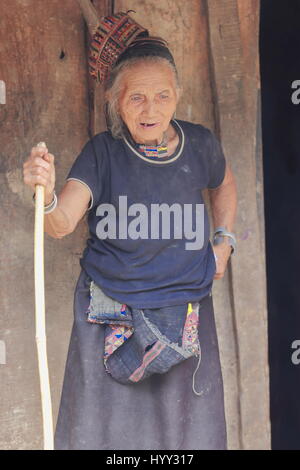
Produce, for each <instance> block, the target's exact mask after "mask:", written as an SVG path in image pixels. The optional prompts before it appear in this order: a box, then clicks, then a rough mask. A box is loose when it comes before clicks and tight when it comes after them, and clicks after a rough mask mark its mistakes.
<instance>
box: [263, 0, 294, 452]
mask: <svg viewBox="0 0 300 470" xmlns="http://www.w3.org/2000/svg"><path fill="white" fill-rule="evenodd" d="M260 62H261V63H260V67H261V85H262V137H263V163H264V188H265V194H264V195H265V222H266V257H267V288H268V315H269V358H270V379H271V383H270V387H271V389H270V392H271V422H272V445H273V449H300V364H299V365H296V364H293V362H292V359H291V356H292V353H293V351H294V350H293V349H292V343H293V342H294V341H295V340H300V104H298V105H297V104H293V102H292V94H293V93H294V92H295V91H296V90H293V89H292V83H293V82H294V81H295V80H300V1H299V0H288V1H286V2H285V1H282V0H261V24H260ZM298 88H300V87H298ZM298 98H300V93H298Z"/></svg>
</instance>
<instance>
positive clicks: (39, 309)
mask: <svg viewBox="0 0 300 470" xmlns="http://www.w3.org/2000/svg"><path fill="white" fill-rule="evenodd" d="M37 147H44V148H45V149H46V148H47V147H46V144H45V142H40V143H38V144H37ZM44 199H45V188H44V186H42V185H39V184H37V185H36V191H35V226H34V286H35V331H36V335H35V338H36V344H37V352H38V364H39V377H40V390H41V400H42V414H43V432H44V450H53V446H54V444H53V418H52V403H51V392H50V381H49V370H48V359H47V344H46V321H45V281H44Z"/></svg>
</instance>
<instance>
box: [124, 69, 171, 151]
mask: <svg viewBox="0 0 300 470" xmlns="http://www.w3.org/2000/svg"><path fill="white" fill-rule="evenodd" d="M121 80H122V82H121V86H122V91H121V94H120V99H119V112H120V115H121V117H122V119H123V121H124V122H125V123H126V125H127V127H128V129H129V131H130V134H131V135H132V137H133V139H134V140H135V141H136V142H138V143H147V144H153V145H157V144H159V143H160V142H161V141H162V138H163V133H164V132H165V131H166V130H167V129H168V127H169V124H170V120H171V119H172V116H173V114H174V112H175V109H176V105H177V102H178V97H179V91H178V89H177V87H176V79H175V76H174V72H173V71H172V69H171V68H170V67H169V66H168V65H167V64H164V63H151V64H150V63H147V62H144V63H140V64H136V65H134V66H132V67H130V68H129V69H128V70H126V71H125V72H124V73H123V76H122V78H121Z"/></svg>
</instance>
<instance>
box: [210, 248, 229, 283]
mask: <svg viewBox="0 0 300 470" xmlns="http://www.w3.org/2000/svg"><path fill="white" fill-rule="evenodd" d="M213 250H214V253H215V256H216V257H217V259H216V265H217V269H216V274H215V275H214V279H222V277H224V274H225V271H226V267H227V263H228V260H229V258H230V255H231V246H230V245H228V244H227V243H226V242H224V243H220V245H214V246H213Z"/></svg>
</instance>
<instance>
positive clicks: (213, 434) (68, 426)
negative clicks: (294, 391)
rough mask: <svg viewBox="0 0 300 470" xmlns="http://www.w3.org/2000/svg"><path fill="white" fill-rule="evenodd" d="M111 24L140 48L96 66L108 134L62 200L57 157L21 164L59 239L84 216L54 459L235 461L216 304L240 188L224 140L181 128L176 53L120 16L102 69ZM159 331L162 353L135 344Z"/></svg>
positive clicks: (73, 173) (44, 153) (96, 141)
mask: <svg viewBox="0 0 300 470" xmlns="http://www.w3.org/2000/svg"><path fill="white" fill-rule="evenodd" d="M124 22H125V23H124ZM126 22H127V23H126ZM112 24H113V25H114V26H116V25H117V26H118V25H120V24H121V25H123V27H124V24H125V25H127V28H130V27H132V25H134V27H135V28H137V29H136V30H135V31H136V32H137V33H138V34H135V37H133V38H132V40H131V41H130V43H128V41H127V43H126V44H125V45H124V44H123V46H124V47H123V50H122V51H121V53H120V51H119V52H118V54H112V56H113V58H114V60H112V61H111V63H110V65H107V64H108V62H107V61H106V62H105V63H104V65H103V62H102V65H101V64H100V66H99V69H98V70H96V65H95V63H93V61H91V63H92V72H93V73H95V71H96V72H97V74H98V75H97V76H98V78H99V80H100V81H104V84H105V89H106V95H105V96H106V100H107V107H106V112H107V122H108V130H107V131H106V132H102V133H100V134H97V135H95V136H94V137H93V138H92V139H90V140H89V141H88V142H87V144H86V145H85V146H84V148H83V149H82V151H81V153H80V154H79V156H78V157H77V159H76V161H75V162H74V164H73V166H72V168H71V170H70V172H69V174H68V176H67V181H66V184H65V186H64V187H63V189H62V191H61V193H60V194H59V196H58V197H56V195H55V191H54V187H55V169H54V156H53V155H51V154H50V153H48V150H47V149H41V148H38V147H36V148H33V149H32V151H31V155H30V156H29V157H28V159H27V161H26V162H25V164H24V181H25V183H26V184H28V185H29V186H31V187H32V188H33V189H34V188H35V185H36V184H38V183H39V184H42V185H44V187H45V197H46V199H45V203H46V208H45V230H46V232H47V233H48V234H49V235H50V236H52V237H54V238H62V237H64V236H66V235H68V234H70V233H72V232H73V231H74V230H75V228H76V226H77V224H78V222H79V221H80V220H81V219H82V217H83V216H84V215H85V214H86V212H87V211H88V224H89V230H90V238H89V239H88V241H87V246H86V249H85V251H84V253H83V256H82V258H81V260H80V262H81V268H82V269H81V273H80V276H79V279H78V282H77V286H76V291H75V297H74V325H73V330H72V335H71V340H70V346H69V352H68V358H67V363H66V370H65V377H64V384H63V391H62V397H61V403H60V409H59V416H58V422H57V427H56V434H55V448H56V449H115V450H116V449H226V424H225V417H224V399H223V383H222V374H221V367H220V360H219V350H218V342H217V336H216V328H215V321H214V312H213V304H212V296H211V290H212V283H213V279H220V278H222V277H223V275H224V272H225V270H226V265H227V262H228V259H229V257H230V255H231V252H232V251H233V248H234V246H233V245H234V235H233V234H232V233H231V230H232V228H233V223H234V218H235V211H236V190H235V184H234V179H233V176H232V173H231V171H230V169H229V167H228V164H226V162H225V158H224V154H223V152H222V148H221V145H220V143H219V141H218V140H217V138H216V137H215V135H214V134H213V133H212V132H211V131H210V130H209V129H207V128H206V127H205V126H203V125H201V124H193V123H190V122H186V121H183V120H179V119H174V114H175V111H176V106H177V103H178V100H179V98H180V96H181V89H180V85H179V81H178V75H177V70H176V67H175V64H174V60H173V57H172V55H171V53H170V51H169V49H168V47H167V44H166V42H165V41H163V40H162V39H160V38H154V37H151V36H149V35H148V32H146V31H145V30H144V29H143V28H141V27H140V26H139V25H137V24H136V23H135V22H134V20H132V18H130V17H129V16H128V15H127V14H123V13H120V14H117V15H113V16H111V17H109V18H104V19H102V29H101V30H98V33H97V34H98V36H97V35H96V36H95V37H94V39H96V41H97V42H98V44H100V46H101V51H102V52H103V50H105V47H106V50H105V52H106V56H107V54H109V51H110V49H109V47H108V46H107V44H108V43H107V38H108V37H109V38H111V35H112V34H115V31H116V28H115V29H114V33H113V32H112V31H113V28H111V26H110V25H112ZM105 28H107V29H106V30H105ZM139 28H140V29H139ZM126 37H127V38H128V35H127V36H126ZM118 38H120V36H118ZM118 40H120V39H118ZM206 188H208V190H209V193H210V196H211V206H212V215H213V222H214V225H215V228H216V229H217V230H216V233H215V236H214V245H213V247H212V244H211V243H210V241H209V225H208V215H207V212H206V209H205V208H204V210H202V208H203V207H204V202H203V197H202V191H203V190H205V189H206ZM158 205H161V208H162V206H164V208H169V209H170V208H171V211H172V210H173V209H174V207H175V206H176V207H177V209H178V208H180V209H182V208H183V212H180V213H181V215H183V216H184V219H185V220H184V227H185V230H184V234H182V230H181V232H180V230H179V228H180V223H179V222H180V220H179V219H178V217H177V218H176V217H175V210H174V218H173V219H172V217H169V218H168V221H166V217H167V216H166V214H167V212H162V213H163V214H164V215H163V217H162V220H161V219H154V218H153V217H152V215H153V214H152V207H153V206H155V207H156V208H157V206H158ZM191 208H192V209H191ZM137 214H139V215H138V216H137ZM168 215H170V213H169V214H168ZM177 215H178V214H177ZM157 220H159V221H160V223H161V225H163V224H164V223H167V222H168V223H169V227H168V229H169V230H167V232H164V230H162V227H161V226H160V224H159V223H157ZM172 220H173V223H172ZM192 240H193V241H192ZM97 296H98V297H97ZM97 299H98V300H97ZM99 299H100V300H99ZM97 301H98V303H97ZM99 305H100V307H99ZM101 309H102V310H101ZM110 309H112V311H111V312H109V311H108V310H110ZM106 314H111V316H109V315H108V316H107V315H106ZM101 315H102V316H101ZM103 315H104V316H103ZM105 315H106V316H105ZM122 315H124V321H123V320H122V318H121V316H122ZM118 318H119V320H118ZM120 318H121V319H120ZM145 319H146V320H145ZM193 319H194V320H193ZM195 319H196V320H197V322H196V323H195ZM125 320H126V321H127V320H128V322H127V323H126V321H125ZM141 320H143V321H145V323H144V326H141ZM118 322H119V323H118ZM153 325H155V328H154V327H153ZM146 327H147V328H148V330H146ZM143 328H144V329H143ZM150 330H151V334H153V335H154V336H153V338H154V337H155V341H153V338H152V342H151V344H148V343H149V341H148V343H147V341H146V342H145V344H147V347H145V349H144V350H143V351H142V352H141V349H140V348H139V346H140V343H139V340H138V338H141V344H142V341H143V339H144V338H146V336H147V334H149V331H150ZM158 345H159V348H158V347H157V346H158ZM185 345H188V346H189V347H190V346H191V345H192V348H190V349H184V348H185V347H186V346H185ZM200 345H201V350H200ZM198 346H199V347H198ZM143 347H144V346H143ZM126 348H127V349H126ZM168 348H169V349H168ZM193 348H194V349H193ZM103 350H104V362H103V360H102V358H103ZM167 350H168V355H165V356H163V355H161V354H162V353H163V352H165V351H167ZM187 350H189V354H186V351H187ZM182 351H185V352H183V354H182V355H181V353H182ZM191 351H192V353H191ZM200 352H201V354H200ZM172 353H173V357H172V361H173V362H172V361H171V356H172ZM175 354H176V357H175ZM114 358H115V359H114ZM174 358H175V359H174ZM158 359H161V361H160V362H159V361H158ZM183 359H184V360H183ZM200 359H201V362H200ZM168 361H169V362H168ZM151 367H152V369H151ZM197 369H198V371H197ZM196 371H197V374H195V372H196Z"/></svg>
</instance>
